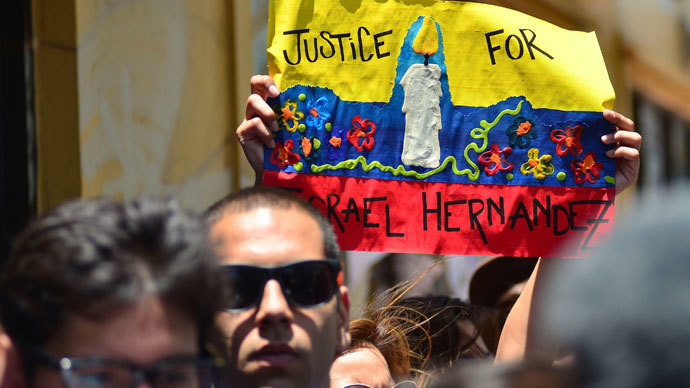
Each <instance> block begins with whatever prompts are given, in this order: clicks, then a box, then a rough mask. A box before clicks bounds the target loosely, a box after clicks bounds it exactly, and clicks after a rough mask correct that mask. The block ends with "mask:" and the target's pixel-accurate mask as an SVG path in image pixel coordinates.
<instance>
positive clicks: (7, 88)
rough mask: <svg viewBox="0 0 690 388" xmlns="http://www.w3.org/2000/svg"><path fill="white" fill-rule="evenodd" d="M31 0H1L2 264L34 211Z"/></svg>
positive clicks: (0, 261)
mask: <svg viewBox="0 0 690 388" xmlns="http://www.w3.org/2000/svg"><path fill="white" fill-rule="evenodd" d="M32 68H33V66H32V50H31V4H30V0H14V1H2V2H0V187H1V188H2V190H0V264H2V263H4V261H5V259H6V257H7V254H8V252H9V249H10V245H11V241H12V239H13V238H14V236H15V235H16V234H17V233H18V232H19V231H21V229H22V228H23V227H24V226H25V225H26V223H27V221H28V219H29V218H30V216H31V215H32V214H33V211H34V205H33V203H34V202H35V200H34V193H35V190H34V189H33V187H32V186H33V184H32V181H33V176H34V173H33V171H34V162H33V160H34V151H33V150H34V141H33V102H32V93H33V85H32V79H33V69H32Z"/></svg>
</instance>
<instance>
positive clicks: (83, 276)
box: [0, 199, 225, 388]
mask: <svg viewBox="0 0 690 388" xmlns="http://www.w3.org/2000/svg"><path fill="white" fill-rule="evenodd" d="M224 290H225V287H224V279H223V277H222V276H221V274H219V273H218V271H217V259H216V257H215V255H214V253H213V249H212V247H211V246H210V244H209V241H208V234H207V230H206V228H205V226H204V223H203V221H202V220H201V219H199V218H198V217H195V216H193V215H191V214H188V213H186V212H184V211H183V210H181V209H180V207H179V206H178V205H177V204H176V203H175V202H173V201H153V200H137V201H130V202H126V203H124V204H122V203H117V202H114V201H110V200H104V199H97V200H83V201H74V202H70V203H67V204H64V205H62V206H59V207H58V208H56V209H54V210H52V211H50V212H48V213H46V214H44V215H43V216H42V217H40V218H39V219H37V220H36V221H35V222H33V223H31V224H30V225H29V227H28V228H27V229H26V230H25V231H24V233H23V234H22V235H21V236H20V237H19V238H18V240H17V241H16V243H15V246H14V249H13V252H12V254H11V255H10V257H9V259H8V261H7V263H6V264H5V266H4V268H3V269H2V275H1V278H0V319H1V321H2V325H3V327H4V328H5V330H6V332H7V333H8V334H9V336H10V338H11V339H12V341H13V342H14V344H15V346H16V348H17V350H18V352H19V354H20V358H21V361H22V364H23V375H24V376H25V378H26V385H27V386H30V387H35V388H43V387H46V388H55V387H64V388H130V387H143V386H145V387H153V388H189V387H203V386H208V384H209V383H210V372H211V370H212V369H213V367H214V366H215V365H216V364H215V362H213V361H212V360H206V359H201V358H199V353H200V344H202V343H204V342H205V339H204V334H206V333H208V331H209V330H210V327H211V325H212V323H213V317H214V315H215V312H216V311H217V309H218V308H220V306H221V305H222V302H223V300H224V295H225V293H224ZM15 384H16V383H15ZM12 387H16V385H13V386H12Z"/></svg>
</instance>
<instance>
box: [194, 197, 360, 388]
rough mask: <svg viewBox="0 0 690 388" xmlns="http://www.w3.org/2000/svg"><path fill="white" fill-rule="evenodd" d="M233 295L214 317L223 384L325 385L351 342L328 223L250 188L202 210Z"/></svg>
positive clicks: (297, 204)
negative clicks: (225, 380) (222, 361)
mask: <svg viewBox="0 0 690 388" xmlns="http://www.w3.org/2000/svg"><path fill="white" fill-rule="evenodd" d="M207 219H208V221H209V223H210V224H211V231H212V236H214V237H215V238H216V239H217V240H218V242H219V246H218V249H219V253H220V256H221V258H222V259H221V261H222V263H223V265H224V271H225V272H226V274H227V276H228V283H229V285H230V288H231V290H232V298H231V302H230V303H229V304H228V306H226V309H225V310H224V311H222V312H220V313H219V314H218V315H217V317H216V324H215V332H216V336H215V337H216V341H214V343H215V344H216V345H217V346H218V350H219V351H220V352H221V353H222V354H223V355H224V357H225V359H226V360H227V368H226V369H227V370H226V372H227V375H228V376H227V378H228V381H231V382H233V383H236V384H238V385H239V386H244V387H307V388H308V387H319V388H321V387H323V386H326V385H327V384H328V373H329V369H330V367H331V364H332V362H333V359H334V358H335V356H336V354H337V353H339V352H342V351H344V350H345V349H346V348H347V346H348V343H349V336H348V334H347V328H348V319H349V305H348V303H349V302H348V299H347V288H346V287H345V286H343V285H341V281H340V280H339V276H340V275H341V274H340V271H341V267H340V262H339V261H338V256H339V249H338V245H337V241H336V237H335V234H334V232H333V230H332V227H331V225H330V224H329V223H328V222H327V220H326V219H325V218H324V217H323V216H322V215H321V213H319V212H318V211H317V210H316V209H315V208H313V207H312V206H311V205H309V204H308V203H306V202H305V201H304V200H302V199H300V198H299V197H297V196H295V195H294V194H292V193H289V192H286V191H284V190H281V189H276V188H270V187H253V188H250V189H245V190H242V191H240V192H238V193H236V194H233V195H230V196H228V197H226V198H224V199H223V200H221V201H220V202H218V203H217V204H215V205H214V206H212V207H211V208H210V209H209V211H208V212H207Z"/></svg>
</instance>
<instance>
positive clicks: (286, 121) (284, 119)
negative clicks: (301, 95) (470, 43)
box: [273, 100, 304, 132]
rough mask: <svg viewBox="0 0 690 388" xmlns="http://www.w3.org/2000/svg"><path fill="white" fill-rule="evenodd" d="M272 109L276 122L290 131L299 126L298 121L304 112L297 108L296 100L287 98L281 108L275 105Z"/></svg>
mask: <svg viewBox="0 0 690 388" xmlns="http://www.w3.org/2000/svg"><path fill="white" fill-rule="evenodd" d="M273 110H274V111H275V113H276V120H278V124H280V125H282V126H283V127H285V129H287V130H288V131H290V132H295V131H296V130H297V127H298V126H299V121H300V120H302V119H303V118H304V113H302V112H300V111H299V110H297V102H296V101H295V100H287V101H285V104H284V105H283V107H282V108H281V107H278V106H276V107H274V108H273Z"/></svg>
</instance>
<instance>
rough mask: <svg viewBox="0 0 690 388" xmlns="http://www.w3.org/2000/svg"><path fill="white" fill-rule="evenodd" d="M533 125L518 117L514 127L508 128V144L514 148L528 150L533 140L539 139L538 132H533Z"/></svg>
mask: <svg viewBox="0 0 690 388" xmlns="http://www.w3.org/2000/svg"><path fill="white" fill-rule="evenodd" d="M533 125H534V124H533V123H532V122H531V121H529V120H527V119H525V118H524V117H518V118H517V119H515V121H514V122H513V125H511V126H510V127H508V129H507V130H506V135H508V143H509V144H510V145H511V146H513V147H516V146H517V147H520V148H527V147H529V145H530V143H531V142H532V139H536V138H537V132H536V131H534V130H533Z"/></svg>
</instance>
